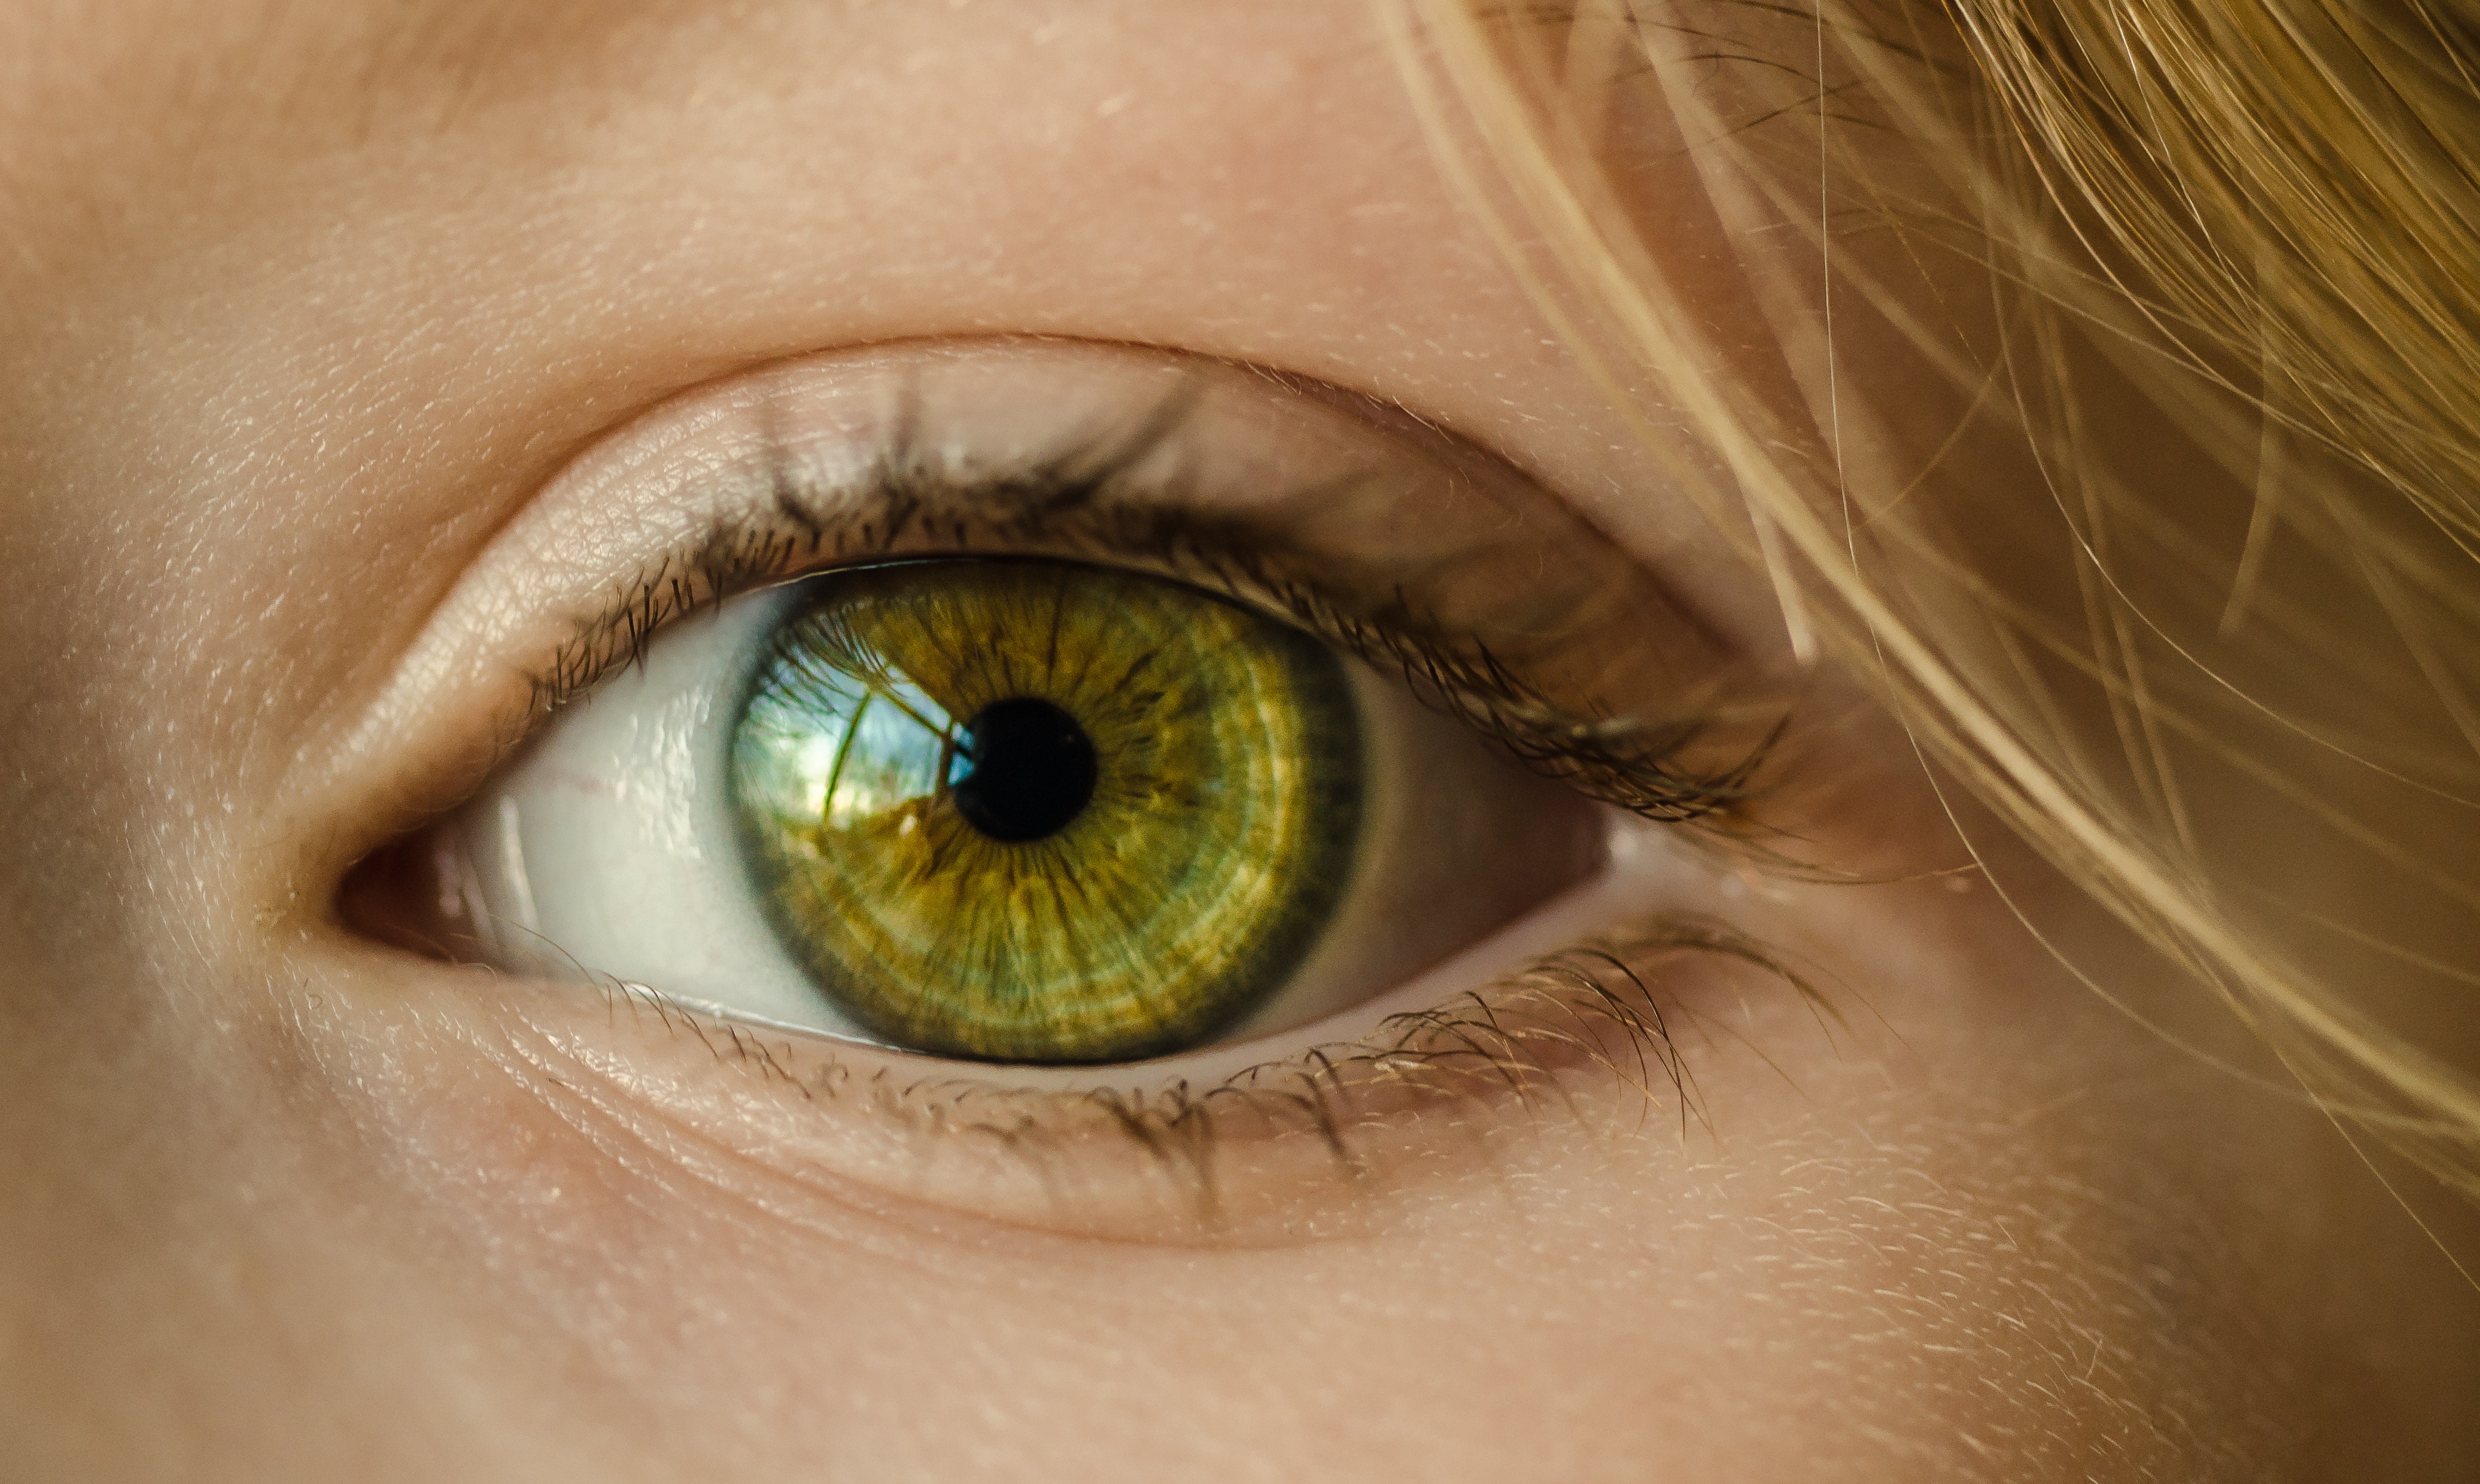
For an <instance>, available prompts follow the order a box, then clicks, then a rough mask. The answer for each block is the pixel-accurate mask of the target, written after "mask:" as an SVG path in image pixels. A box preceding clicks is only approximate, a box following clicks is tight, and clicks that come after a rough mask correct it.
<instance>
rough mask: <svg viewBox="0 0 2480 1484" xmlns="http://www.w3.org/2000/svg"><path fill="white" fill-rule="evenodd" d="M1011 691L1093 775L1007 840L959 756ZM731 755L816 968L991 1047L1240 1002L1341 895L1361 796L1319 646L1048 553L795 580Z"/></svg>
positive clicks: (1013, 1046)
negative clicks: (809, 582)
mask: <svg viewBox="0 0 2480 1484" xmlns="http://www.w3.org/2000/svg"><path fill="white" fill-rule="evenodd" d="M1026 702H1038V703H1046V704H1047V706H1049V707H1055V708H1056V712H1052V711H1050V710H1047V709H1046V708H1045V707H1043V706H1033V707H1030V708H1029V709H1030V710H1032V711H1034V712H1037V713H1039V714H1040V715H1042V716H1046V717H1055V716H1056V715H1057V714H1058V713H1065V717H1066V718H1067V719H1068V720H1069V721H1071V722H1072V723H1073V729H1079V730H1081V733H1082V737H1083V738H1084V740H1085V741H1086V742H1088V743H1090V748H1091V750H1090V753H1089V754H1086V756H1088V757H1090V761H1091V771H1090V773H1089V774H1087V775H1085V776H1086V777H1090V779H1091V793H1090V796H1085V802H1084V804H1083V806H1082V807H1081V808H1075V809H1074V811H1073V813H1072V817H1070V818H1068V819H1067V821H1066V823H1065V824H1064V825H1061V826H1059V827H1058V828H1056V829H1055V830H1053V831H1052V832H1048V833H1046V834H1043V835H1042V836H1041V837H1040V838H1033V839H1006V838H999V837H996V836H995V835H994V834H993V833H991V832H988V831H987V830H985V829H983V828H977V826H976V824H975V823H974V822H973V818H974V817H986V816H980V815H976V816H973V817H969V811H968V808H966V807H960V805H959V799H958V794H957V780H958V779H959V777H960V776H964V777H969V769H970V767H971V766H972V761H971V759H972V758H973V756H975V755H976V754H975V751H974V750H975V748H976V747H977V746H978V745H979V744H977V743H976V742H975V736H976V733H975V732H974V730H973V726H974V721H975V718H977V717H981V718H985V719H988V718H990V717H992V716H994V715H996V714H999V713H997V712H994V711H993V709H992V708H994V707H1001V706H1003V705H1005V704H1012V703H1013V704H1016V706H1015V710H1016V711H1017V712H1019V713H1023V712H1024V711H1026V710H1027V709H1028V708H1027V707H1026V706H1024V705H1023V704H1022V703H1026ZM981 734H982V735H995V734H996V732H995V728H990V727H986V728H985V729H984V731H983V733H981ZM985 751H987V750H986V749H985ZM732 771H733V782H734V794H735V799H736V806H737V809H738V812H739V818H740V824H741V831H742V835H743V838H744V841H745V842H746V846H747V849H748V855H749V859H750V861H751V863H752V867H753V871H754V874H755V876H756V878H757V882H758V886H759V892H760V895H761V896H762V899H763V900H764V903H765V907H766V909H767V913H768V915H769V917H770V919H771V920H772V922H773V924H774V926H775V928H776V931H777V933H778V934H779V935H780V936H781V937H782V939H783V941H784V943H785V944H786V946H787V948H788V950H789V952H790V953H791V955H792V957H793V958H794V959H796V960H798V961H799V962H800V963H801V965H802V966H803V968H804V969H805V970H806V971H807V972H808V973H809V975H810V977H811V979H812V980H813V981H814V983H815V984H816V985H818V986H819V987H820V988H821V989H822V990H823V991H824V992H825V993H826V994H827V995H828V997H829V998H830V999H832V1000H833V1001H834V1002H835V1003H836V1005H837V1006H838V1008H839V1009H840V1010H841V1011H844V1012H845V1013H846V1014H848V1015H850V1016H851V1017H852V1018H853V1019H855V1020H856V1021H858V1022H859V1023H860V1024H862V1025H863V1026H865V1027H866V1028H867V1029H868V1030H869V1031H871V1032H872V1033H874V1034H876V1035H878V1036H883V1037H885V1038H887V1039H888V1040H890V1041H891V1042H894V1043H896V1044H899V1045H903V1046H908V1047H912V1048H915V1049H917V1050H922V1051H930V1052H937V1053H940V1054H943V1055H948V1056H957V1057H970V1058H977V1059H982V1060H988V1061H1004V1062H1119V1061H1127V1060H1132V1059H1136V1058H1140V1057H1146V1056H1154V1055H1161V1054H1163V1053H1166V1052H1170V1051H1174V1050H1177V1049H1179V1048H1181V1047H1184V1046H1188V1045H1192V1044H1195V1043H1196V1042H1197V1041H1199V1040H1201V1038H1203V1037H1204V1036H1208V1035H1211V1034H1212V1033H1214V1032H1215V1031H1217V1030H1220V1029H1222V1028H1224V1027H1226V1026H1227V1025H1229V1024H1230V1023H1231V1022H1232V1021H1234V1020H1235V1019H1237V1018H1238V1017H1240V1016H1241V1015H1242V1014H1244V1013H1245V1012H1246V1011H1248V1010H1249V1009H1250V1008H1252V1007H1253V1006H1254V1005H1255V1004H1257V1003H1259V1002H1260V1001H1262V1000H1263V999H1264V998H1265V997H1266V996H1267V995H1268V994H1270V993H1271V992H1272V991H1274V990H1275V989H1276V988H1278V987H1279V986H1280V985H1281V984H1282V982H1283V981H1284V980H1285V979H1286V978H1287V977H1289V976H1290V975H1291V973H1292V972H1293V971H1294V970H1295V969H1296V968H1297V967H1298V966H1299V964H1300V961H1301V959H1302V958H1303V957H1304V955H1305V953H1306V952H1307V951H1308V949H1309V948H1310V946H1311V945H1312V944H1313V942H1314V941H1315V939H1316V937H1317V934H1318V933H1319V931H1320V930H1321V929H1322V928H1323V927H1324V926H1325V924H1326V921H1327V919H1328V918H1329V917H1330V915H1331V913H1332V910H1333V908H1334V906H1335V903H1336V900H1337V898H1338V896H1339V895H1340V893H1341V892H1342V890H1343V888H1344V885H1345V884H1346V880H1347V878H1348V877H1349V875H1350V873H1351V871H1352V869H1353V864H1354V857H1355V855H1356V849H1357V843H1358V839H1357V837H1358V833H1359V825H1360V816H1361V812H1362V807H1361V796H1362V778H1361V773H1362V763H1361V751H1360V742H1359V728H1358V724H1357V721H1356V712H1355V709H1354V704H1353V701H1352V698H1351V693H1350V690H1349V687H1348V681H1347V679H1346V678H1345V675H1344V672H1343V668H1342V663H1341V661H1340V660H1339V659H1338V658H1337V656H1336V655H1335V654H1334V652H1332V651H1331V650H1330V649H1328V648H1327V647H1326V646H1324V645H1322V644H1320V643H1319V642H1318V641H1316V640H1314V639H1312V638H1310V637H1309V636H1307V635H1306V634H1304V633H1302V632H1300V631H1299V630H1297V629H1294V628H1292V627H1289V626H1287V625H1283V624H1280V623H1278V622H1275V621H1273V620H1271V619H1267V618H1264V617H1261V616H1259V615H1257V614H1255V613H1252V612H1250V611H1249V610H1247V609H1245V608H1242V607H1239V606H1237V605H1235V604H1232V603H1229V602H1226V601H1222V600H1220V599H1217V598H1213V597H1210V596H1208V595H1206V594H1203V593H1201V592H1198V591H1196V590H1195V589H1192V588H1188V587H1184V586H1181V585H1179V584H1177V583H1175V582H1170V581H1166V580H1163V579H1160V578H1155V577H1149V576H1139V575H1136V574H1132V573H1125V572H1116V571H1110V570H1106V569H1100V568H1094V567H1085V566H1078V565H1074V564H1070V563H1064V562H1036V561H972V560H956V561H925V562H912V563H899V564H890V565H886V566H879V567H868V568H861V569H856V570H850V571H845V572H840V573H833V574H829V575H827V576H823V577H820V578H816V579H814V584H813V588H812V591H811V594H810V595H809V596H808V597H807V599H806V601H803V602H802V603H801V604H800V605H799V606H798V607H796V608H795V609H794V610H793V611H792V613H791V615H790V617H789V618H788V619H787V620H786V621H785V623H784V624H783V626H782V627H780V628H779V629H778V630H777V631H776V633H775V635H774V636H773V638H772V640H771V641H770V644H769V647H768V649H767V651H766V652H765V656H764V658H763V659H762V661H761V663H760V664H759V666H758V669H757V672H756V675H755V677H754V678H753V680H752V684H751V688H750V692H749V697H748V701H747V703H746V704H745V706H744V707H743V710H742V713H741V716H740V720H739V722H738V724H737V727H736V731H735V733H734V737H733V752H732ZM978 797H979V796H978V795H973V796H971V798H973V799H977V798H978ZM1072 803H1073V800H1072V799H1071V804H1072Z"/></svg>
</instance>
